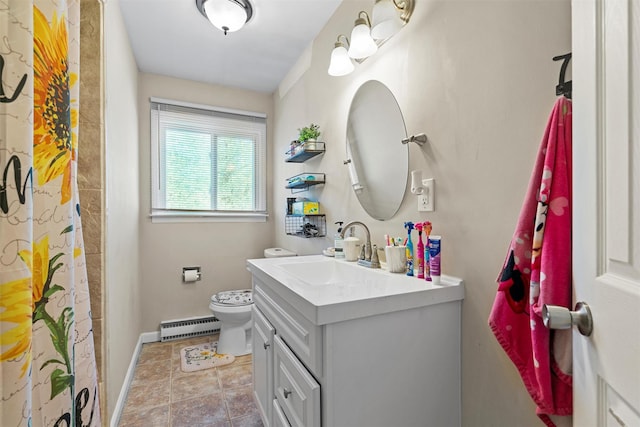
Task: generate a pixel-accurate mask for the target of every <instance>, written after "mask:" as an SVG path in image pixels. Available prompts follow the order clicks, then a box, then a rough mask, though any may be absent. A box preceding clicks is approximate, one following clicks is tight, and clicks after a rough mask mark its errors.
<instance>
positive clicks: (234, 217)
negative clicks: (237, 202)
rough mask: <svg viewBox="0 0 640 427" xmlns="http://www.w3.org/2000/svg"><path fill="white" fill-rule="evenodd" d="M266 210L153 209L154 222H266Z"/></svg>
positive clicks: (152, 219) (151, 216) (152, 220)
mask: <svg viewBox="0 0 640 427" xmlns="http://www.w3.org/2000/svg"><path fill="white" fill-rule="evenodd" d="M268 216H269V215H268V214H267V213H266V212H250V213H240V212H230V213H222V212H196V211H152V212H151V214H149V217H150V218H151V222H152V223H171V222H174V223H178V222H266V221H267V217H268Z"/></svg>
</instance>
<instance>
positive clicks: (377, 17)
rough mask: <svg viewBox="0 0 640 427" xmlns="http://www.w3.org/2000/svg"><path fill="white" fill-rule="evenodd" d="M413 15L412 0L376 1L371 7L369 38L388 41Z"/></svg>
mask: <svg viewBox="0 0 640 427" xmlns="http://www.w3.org/2000/svg"><path fill="white" fill-rule="evenodd" d="M412 13H413V0H404V1H400V2H399V3H396V0H376V4H375V5H374V6H373V13H372V16H373V23H372V27H371V37H373V38H374V39H376V40H380V39H388V38H389V37H391V36H393V35H394V34H395V33H397V32H398V31H400V28H402V27H403V26H404V25H405V24H406V23H407V22H409V17H410V16H411V14H412Z"/></svg>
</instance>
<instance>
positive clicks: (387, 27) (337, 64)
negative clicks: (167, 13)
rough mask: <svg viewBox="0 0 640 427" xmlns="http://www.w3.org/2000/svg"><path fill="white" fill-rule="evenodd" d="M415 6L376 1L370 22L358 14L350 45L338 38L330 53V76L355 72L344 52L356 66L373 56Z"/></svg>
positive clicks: (408, 1)
mask: <svg viewBox="0 0 640 427" xmlns="http://www.w3.org/2000/svg"><path fill="white" fill-rule="evenodd" d="M198 1H203V0H198ZM204 1H207V0H204ZM209 1H210V0H209ZM217 1H220V0H217ZM414 5H415V0H376V2H375V4H374V6H373V12H372V17H373V19H369V15H368V14H367V12H365V11H360V13H358V19H356V20H355V23H354V27H353V30H352V31H351V40H350V42H349V39H347V37H345V36H344V35H342V34H341V35H339V36H338V40H337V41H336V43H335V47H334V48H333V50H332V51H331V60H330V62H329V69H328V73H329V75H330V76H344V75H347V74H349V73H351V72H352V71H353V70H354V65H353V63H352V62H351V61H350V60H349V61H347V59H348V58H345V56H346V55H345V52H346V53H347V55H348V57H349V58H352V59H354V60H355V61H356V62H358V63H361V62H363V61H364V60H365V59H367V58H368V57H369V56H371V55H373V54H374V53H376V52H377V50H378V47H380V46H382V44H384V42H386V41H387V40H389V39H390V38H391V37H393V35H394V34H396V33H397V32H398V31H399V30H400V29H401V28H402V27H403V26H405V25H406V24H407V23H408V22H409V18H410V17H411V14H412V13H413V8H414ZM341 37H343V38H344V40H345V41H346V47H345V43H343V42H341V41H340V38H341ZM347 49H348V50H347Z"/></svg>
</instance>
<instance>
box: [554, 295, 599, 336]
mask: <svg viewBox="0 0 640 427" xmlns="http://www.w3.org/2000/svg"><path fill="white" fill-rule="evenodd" d="M574 310H575V311H569V309H568V308H565V307H559V306H557V305H547V304H545V305H543V306H542V321H543V323H544V326H546V327H547V328H549V329H569V328H571V326H573V325H575V326H577V327H578V331H579V332H580V333H581V334H582V335H584V336H585V337H588V336H590V335H591V332H592V331H593V318H592V317H591V310H590V309H589V305H588V304H587V303H586V302H578V303H576V308H575V309H574Z"/></svg>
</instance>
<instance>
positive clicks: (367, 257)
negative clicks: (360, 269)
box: [340, 221, 380, 268]
mask: <svg viewBox="0 0 640 427" xmlns="http://www.w3.org/2000/svg"><path fill="white" fill-rule="evenodd" d="M355 225H360V226H362V228H364V231H365V233H366V235H367V241H366V242H365V244H364V248H363V249H364V256H362V254H361V255H360V259H358V264H360V265H364V266H365V267H370V268H380V261H378V254H377V253H375V252H373V251H372V250H371V233H370V232H369V227H367V226H366V225H365V224H364V223H363V222H360V221H351V222H349V223H347V225H345V226H344V227H342V231H341V232H340V237H342V238H343V239H344V233H346V232H347V230H348V229H349V228H350V227H353V226H355Z"/></svg>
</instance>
